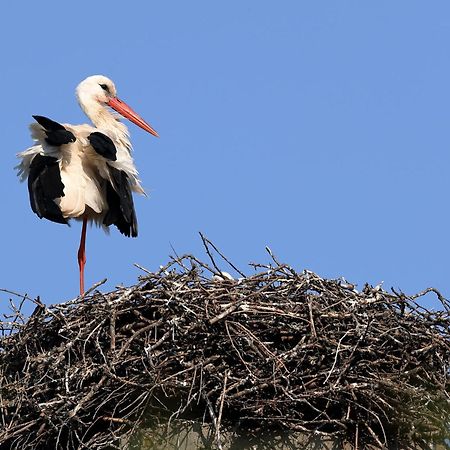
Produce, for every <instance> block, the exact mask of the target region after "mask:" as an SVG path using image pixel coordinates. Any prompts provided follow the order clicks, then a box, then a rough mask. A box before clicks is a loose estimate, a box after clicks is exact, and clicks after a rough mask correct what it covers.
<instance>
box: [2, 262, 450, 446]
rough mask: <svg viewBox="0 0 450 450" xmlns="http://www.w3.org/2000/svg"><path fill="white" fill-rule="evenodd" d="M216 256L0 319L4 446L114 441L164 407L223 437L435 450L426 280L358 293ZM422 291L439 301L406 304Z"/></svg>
mask: <svg viewBox="0 0 450 450" xmlns="http://www.w3.org/2000/svg"><path fill="white" fill-rule="evenodd" d="M275 262H276V261H275ZM212 263H213V266H212V267H209V266H208V265H207V264H205V263H203V262H201V261H199V260H197V259H196V258H194V257H192V256H184V257H181V258H177V259H174V260H173V261H172V262H171V263H170V264H168V266H166V267H164V268H162V269H161V270H160V271H159V272H157V273H147V274H146V275H145V276H144V277H142V278H141V280H140V282H139V283H138V284H136V285H135V286H132V287H130V288H121V289H118V290H116V291H114V292H110V293H107V294H104V293H100V292H98V291H95V292H93V293H90V294H88V295H86V296H85V297H84V298H78V299H76V300H73V301H70V302H67V303H63V304H59V305H56V306H52V307H46V306H44V305H43V304H42V303H41V302H40V301H39V300H33V302H34V303H35V304H36V308H35V311H34V313H33V314H32V315H31V317H29V318H28V319H27V320H25V319H24V318H22V316H21V313H20V310H19V309H17V310H16V313H15V316H14V317H13V318H11V319H9V321H8V322H5V321H4V322H2V323H1V324H0V326H1V327H2V329H3V335H2V337H1V339H0V383H1V396H0V408H1V410H0V420H1V429H0V442H1V443H2V444H3V446H2V448H20V449H28V448H29V449H48V448H68V449H74V448H89V449H95V448H105V447H106V446H109V448H119V447H120V446H121V445H124V443H126V442H128V441H129V439H130V437H131V436H132V435H133V433H135V432H136V429H137V428H139V427H149V426H150V425H149V423H150V422H151V421H152V420H153V419H155V420H157V419H156V418H159V420H161V417H162V415H163V414H164V412H166V414H167V415H168V416H170V415H172V420H173V419H176V418H185V419H186V418H190V419H197V420H199V421H204V422H209V423H210V424H211V429H212V441H213V446H216V447H219V448H221V447H225V446H226V443H225V442H224V438H223V436H224V432H225V431H226V430H230V429H233V430H235V431H236V430H237V429H239V430H246V431H247V432H250V433H251V432H254V433H258V432H260V431H261V430H262V429H264V430H267V429H273V430H291V431H301V432H305V431H310V430H315V431H316V433H315V434H316V435H317V433H319V434H323V435H324V436H325V435H331V436H336V437H342V438H343V439H345V440H347V441H349V442H351V443H352V446H355V447H358V446H361V448H368V447H369V446H370V445H373V446H375V447H377V448H381V447H383V446H390V448H393V445H394V443H395V444H396V445H399V446H400V447H401V448H413V447H414V448H429V444H430V442H438V443H441V444H442V445H445V443H444V440H445V438H446V437H447V436H448V435H449V423H450V419H449V417H450V414H449V411H450V407H449V404H450V389H449V386H450V385H449V375H450V371H449V368H450V341H449V337H450V336H449V334H450V331H449V330H450V305H449V303H448V302H447V301H446V300H445V299H443V298H442V297H441V295H440V294H439V293H438V292H437V291H435V290H433V289H430V290H427V291H425V292H423V293H421V294H418V295H417V296H414V297H407V296H405V295H404V294H402V293H396V292H392V293H388V292H385V291H384V290H382V289H381V288H380V287H376V288H373V287H371V286H369V285H366V286H365V287H364V289H363V290H362V291H361V292H358V291H357V290H356V289H355V288H354V286H352V285H350V284H348V283H346V282H344V281H342V280H326V279H322V278H321V277H319V276H318V275H316V274H314V273H312V272H309V271H304V272H303V273H297V272H295V271H294V270H293V269H292V268H290V267H288V266H285V265H281V264H277V263H273V264H272V265H268V266H262V265H255V269H257V270H256V272H257V273H255V274H254V275H252V276H247V277H243V278H241V279H239V280H233V279H228V277H227V276H225V275H224V274H222V273H221V272H219V271H218V268H217V266H216V264H215V262H214V260H213V259H212ZM212 274H213V275H214V276H211V275H212ZM429 291H433V292H434V293H435V294H436V295H437V297H438V299H439V300H440V301H441V303H442V311H438V312H431V311H428V310H427V309H424V308H423V307H421V306H419V305H418V304H417V303H416V300H417V298H418V297H420V296H423V295H425V294H427V293H428V292H429ZM21 319H23V320H21Z"/></svg>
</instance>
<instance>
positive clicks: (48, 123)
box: [33, 116, 76, 147]
mask: <svg viewBox="0 0 450 450" xmlns="http://www.w3.org/2000/svg"><path fill="white" fill-rule="evenodd" d="M33 119H34V120H35V121H36V122H37V123H38V124H39V125H41V126H43V127H44V129H45V134H46V135H47V137H46V138H45V140H46V141H47V143H48V144H49V145H53V146H55V147H59V146H60V145H64V144H69V143H70V142H75V141H76V138H75V136H74V134H73V133H72V132H71V131H69V130H66V129H65V128H64V127H63V126H62V125H61V124H60V123H58V122H55V121H54V120H51V119H49V118H47V117H44V116H33Z"/></svg>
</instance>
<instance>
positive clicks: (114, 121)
mask: <svg viewBox="0 0 450 450" xmlns="http://www.w3.org/2000/svg"><path fill="white" fill-rule="evenodd" d="M80 106H81V108H82V109H83V111H84V113H85V114H86V115H87V116H88V117H89V119H90V120H91V122H92V123H93V124H94V126H95V127H96V128H98V129H99V130H103V131H106V132H108V133H107V134H108V135H110V137H111V139H113V140H114V141H115V142H117V143H118V144H119V145H121V146H123V147H125V148H127V149H128V150H131V143H130V140H129V134H128V129H127V127H126V126H125V125H124V124H123V123H122V122H121V121H120V120H119V116H118V115H117V114H115V113H114V112H112V111H110V110H109V109H108V108H107V107H106V106H103V105H101V104H100V103H98V102H97V101H89V102H83V101H80Z"/></svg>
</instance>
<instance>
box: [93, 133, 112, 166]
mask: <svg viewBox="0 0 450 450" xmlns="http://www.w3.org/2000/svg"><path fill="white" fill-rule="evenodd" d="M88 139H89V142H90V143H91V145H92V148H93V149H94V150H95V151H96V152H97V153H98V154H99V155H101V156H103V158H105V159H109V160H110V161H115V160H116V159H117V156H116V154H117V150H116V146H115V145H114V142H113V141H112V139H111V138H110V137H109V136H106V134H103V133H100V132H99V131H94V132H93V133H91V134H90V135H89V136H88Z"/></svg>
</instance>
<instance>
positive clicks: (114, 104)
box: [108, 97, 159, 137]
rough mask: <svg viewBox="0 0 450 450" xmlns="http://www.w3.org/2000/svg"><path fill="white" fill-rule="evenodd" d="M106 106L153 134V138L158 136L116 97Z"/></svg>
mask: <svg viewBox="0 0 450 450" xmlns="http://www.w3.org/2000/svg"><path fill="white" fill-rule="evenodd" d="M108 106H110V107H111V108H112V109H114V110H115V111H117V112H118V113H119V114H122V116H123V117H126V118H127V119H128V120H131V121H132V122H133V123H134V124H136V125H137V126H138V127H141V128H142V129H143V130H145V131H148V132H149V133H150V134H153V136H156V137H159V134H158V133H157V132H156V131H155V130H154V129H153V128H152V127H151V126H150V125H149V124H148V123H147V122H146V121H145V120H144V119H143V118H142V117H141V116H140V115H139V114H138V113H136V112H134V111H133V110H132V109H131V108H130V107H129V106H128V105H127V104H126V103H125V102H123V101H122V100H120V99H118V98H117V97H112V98H111V99H110V100H109V102H108Z"/></svg>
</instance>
